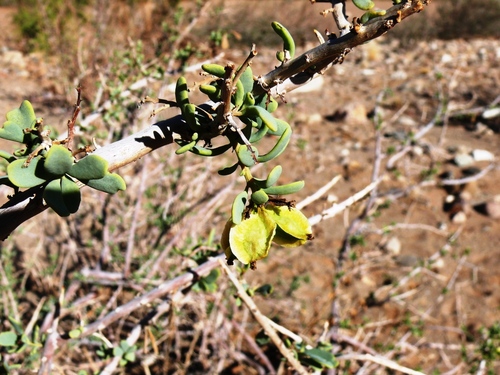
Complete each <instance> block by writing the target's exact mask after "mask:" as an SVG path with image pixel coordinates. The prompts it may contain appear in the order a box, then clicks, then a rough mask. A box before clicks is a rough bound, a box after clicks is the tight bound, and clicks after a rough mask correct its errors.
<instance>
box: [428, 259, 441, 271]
mask: <svg viewBox="0 0 500 375" xmlns="http://www.w3.org/2000/svg"><path fill="white" fill-rule="evenodd" d="M430 266H431V270H433V271H437V270H439V269H441V268H443V267H444V260H443V258H438V259H436V260H435V261H434V262H432V263H431V264H430Z"/></svg>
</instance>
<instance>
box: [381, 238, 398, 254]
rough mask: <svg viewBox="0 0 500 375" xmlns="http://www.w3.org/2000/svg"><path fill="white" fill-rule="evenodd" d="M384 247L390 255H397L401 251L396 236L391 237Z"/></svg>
mask: <svg viewBox="0 0 500 375" xmlns="http://www.w3.org/2000/svg"><path fill="white" fill-rule="evenodd" d="M384 248H385V250H386V251H387V252H388V253H391V254H392V255H399V254H400V253H401V241H400V240H399V238H397V237H391V238H389V241H387V243H386V244H385V246H384Z"/></svg>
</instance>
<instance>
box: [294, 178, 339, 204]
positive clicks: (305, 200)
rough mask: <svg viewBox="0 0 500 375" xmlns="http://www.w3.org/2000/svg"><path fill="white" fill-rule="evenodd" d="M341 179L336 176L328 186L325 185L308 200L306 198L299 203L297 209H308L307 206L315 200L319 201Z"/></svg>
mask: <svg viewBox="0 0 500 375" xmlns="http://www.w3.org/2000/svg"><path fill="white" fill-rule="evenodd" d="M341 178H342V176H341V175H337V176H335V177H334V178H332V179H331V180H330V181H329V182H328V183H327V184H325V185H324V186H322V187H321V188H319V189H318V190H316V192H314V194H312V195H310V196H308V197H307V198H304V199H303V200H302V201H300V202H299V203H297V204H296V205H295V207H297V209H299V210H301V209H303V208H304V207H306V206H307V205H309V204H311V203H312V202H314V201H315V200H317V199H319V198H320V197H321V196H322V195H323V194H325V193H326V192H327V191H328V190H330V189H331V188H332V186H333V185H335V184H336V183H337V182H339V181H340V179H341Z"/></svg>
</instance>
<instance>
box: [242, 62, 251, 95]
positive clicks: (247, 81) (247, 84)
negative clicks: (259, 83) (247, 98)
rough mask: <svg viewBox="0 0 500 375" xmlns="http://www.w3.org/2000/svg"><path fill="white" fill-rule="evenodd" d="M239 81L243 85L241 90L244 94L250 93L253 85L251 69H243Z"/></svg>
mask: <svg viewBox="0 0 500 375" xmlns="http://www.w3.org/2000/svg"><path fill="white" fill-rule="evenodd" d="M240 81H241V83H242V84H243V88H244V89H245V94H246V93H249V92H252V90H253V84H254V79H253V72H252V68H250V67H247V68H246V69H245V71H244V72H243V73H242V74H241V76H240Z"/></svg>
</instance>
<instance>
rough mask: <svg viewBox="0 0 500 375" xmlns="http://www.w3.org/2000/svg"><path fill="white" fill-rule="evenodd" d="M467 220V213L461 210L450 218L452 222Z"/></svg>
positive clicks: (460, 222) (457, 222) (458, 222)
mask: <svg viewBox="0 0 500 375" xmlns="http://www.w3.org/2000/svg"><path fill="white" fill-rule="evenodd" d="M466 221H467V215H466V214H465V212H463V211H458V212H457V213H456V214H455V215H453V217H452V218H451V222H452V223H453V224H463V223H465V222H466Z"/></svg>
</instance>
